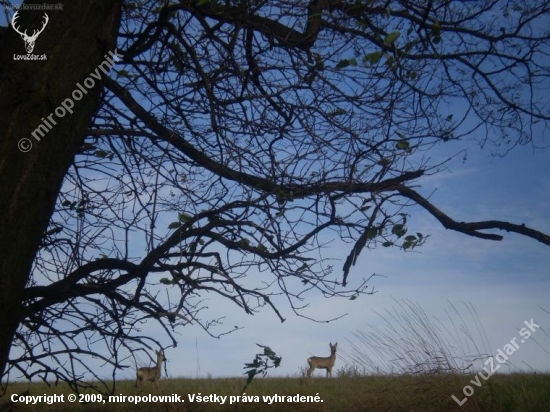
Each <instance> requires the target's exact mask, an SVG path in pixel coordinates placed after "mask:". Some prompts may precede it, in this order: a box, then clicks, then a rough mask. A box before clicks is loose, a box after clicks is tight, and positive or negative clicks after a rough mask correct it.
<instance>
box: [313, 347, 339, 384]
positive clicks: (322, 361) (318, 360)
mask: <svg viewBox="0 0 550 412" xmlns="http://www.w3.org/2000/svg"><path fill="white" fill-rule="evenodd" d="M329 346H330V356H329V357H327V358H322V357H320V356H312V357H311V358H309V359H308V360H307V363H308V364H309V369H308V371H307V376H308V377H311V374H312V373H313V371H314V370H315V369H326V370H327V375H326V376H327V377H328V376H329V375H330V377H331V378H332V367H333V366H334V362H335V361H336V347H337V346H338V342H336V343H335V344H334V345H333V344H332V343H329Z"/></svg>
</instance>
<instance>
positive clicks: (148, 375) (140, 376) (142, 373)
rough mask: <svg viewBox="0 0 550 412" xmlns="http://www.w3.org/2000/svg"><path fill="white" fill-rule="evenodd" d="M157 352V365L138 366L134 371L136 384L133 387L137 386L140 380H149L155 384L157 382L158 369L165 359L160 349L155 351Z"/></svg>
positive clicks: (158, 376) (158, 377)
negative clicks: (148, 366)
mask: <svg viewBox="0 0 550 412" xmlns="http://www.w3.org/2000/svg"><path fill="white" fill-rule="evenodd" d="M155 352H156V354H157V366H153V367H150V368H139V369H138V370H137V372H136V384H135V387H136V388H137V387H138V384H139V383H141V381H150V382H153V383H154V384H155V386H157V382H158V380H159V379H160V370H161V369H162V362H163V361H165V360H166V358H165V357H164V353H163V352H162V351H155Z"/></svg>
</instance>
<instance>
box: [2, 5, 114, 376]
mask: <svg viewBox="0 0 550 412" xmlns="http://www.w3.org/2000/svg"><path fill="white" fill-rule="evenodd" d="M45 3H51V4H58V2H57V1H55V2H53V1H51V2H48V1H46V2H45ZM121 4H122V0H117V1H112V0H92V1H84V0H74V1H71V2H66V3H65V4H64V8H63V10H32V11H26V10H25V11H23V10H22V11H20V13H19V18H18V20H17V25H18V28H19V29H20V30H21V31H23V32H24V31H25V29H26V30H27V33H32V32H33V30H34V29H37V28H40V27H42V25H43V23H44V21H45V17H44V13H47V15H48V17H49V21H48V23H47V25H46V26H45V27H44V30H43V32H42V33H40V35H39V36H38V38H37V40H36V44H35V47H34V50H33V54H35V55H43V54H45V55H46V57H47V60H38V61H29V60H16V59H15V58H14V55H25V54H27V53H26V50H25V47H24V46H25V44H24V42H23V40H22V39H21V36H20V35H19V34H17V33H16V32H15V31H14V30H12V29H11V27H10V28H8V29H7V30H4V31H3V35H2V36H0V50H1V53H0V130H1V131H2V132H1V133H2V134H1V137H0V303H1V305H2V311H1V312H0V376H1V375H2V374H3V373H4V371H5V370H6V365H7V361H8V356H9V351H10V347H11V344H12V340H13V336H14V334H15V332H16V330H17V327H18V326H19V324H20V322H21V319H22V317H23V316H25V315H24V313H22V310H21V300H22V296H23V293H24V289H25V286H26V284H27V282H28V279H29V273H30V271H31V269H32V262H33V259H34V257H35V255H36V252H37V250H38V247H39V244H40V240H41V238H42V236H43V234H44V231H45V230H46V228H47V226H48V222H49V220H50V217H51V215H52V213H53V210H54V206H55V202H56V199H57V197H58V194H59V190H60V188H61V184H62V182H63V178H64V176H65V174H66V172H67V170H68V168H69V167H70V165H71V162H72V161H73V159H74V156H75V153H76V152H77V151H78V149H79V147H80V145H81V144H82V141H83V139H84V137H85V133H86V130H87V128H88V126H89V124H90V121H91V118H92V116H93V115H94V113H95V111H96V109H97V107H98V102H99V97H100V93H101V89H102V88H103V81H98V80H96V79H93V78H92V79H93V80H94V81H95V86H92V87H90V88H89V89H88V88H87V87H86V88H85V90H86V91H87V93H86V94H84V93H82V94H84V96H83V97H82V98H81V99H80V100H76V99H78V96H79V94H78V93H76V94H75V95H74V96H76V97H74V96H73V91H74V90H78V89H79V88H78V87H77V83H80V84H81V85H82V86H83V81H84V80H85V79H86V78H87V77H90V73H92V72H95V70H96V68H97V67H98V66H99V65H100V64H101V63H102V62H104V61H105V60H106V58H105V55H106V54H107V53H108V52H109V51H112V52H114V50H115V47H116V38H117V33H118V28H119V25H120V13H121ZM99 73H100V74H101V76H102V77H104V76H105V75H104V73H103V72H102V71H99ZM88 84H90V82H88ZM66 99H71V100H72V102H73V103H74V108H72V111H73V114H70V113H68V112H66V114H65V115H63V116H61V114H62V113H63V110H62V109H58V112H57V113H59V115H58V114H56V112H55V111H56V109H57V108H58V107H63V106H61V103H62V102H64V101H65V102H66V106H69V105H70V102H67V101H66ZM50 115H51V117H48V116H50ZM44 119H50V120H51V119H53V120H54V121H55V123H56V124H53V122H48V123H46V122H45V121H44ZM41 124H43V125H44V124H45V125H51V126H52V127H51V128H50V130H47V129H45V130H47V132H45V133H44V135H43V136H40V134H37V133H35V136H38V137H39V138H40V140H39V141H38V140H37V139H36V138H35V137H33V135H32V133H33V131H35V130H36V129H37V128H38V127H39V125H41ZM21 139H28V140H21ZM29 143H30V144H32V148H31V149H30V150H29V151H28V152H23V151H22V150H20V149H21V148H23V149H27V148H28V147H29Z"/></svg>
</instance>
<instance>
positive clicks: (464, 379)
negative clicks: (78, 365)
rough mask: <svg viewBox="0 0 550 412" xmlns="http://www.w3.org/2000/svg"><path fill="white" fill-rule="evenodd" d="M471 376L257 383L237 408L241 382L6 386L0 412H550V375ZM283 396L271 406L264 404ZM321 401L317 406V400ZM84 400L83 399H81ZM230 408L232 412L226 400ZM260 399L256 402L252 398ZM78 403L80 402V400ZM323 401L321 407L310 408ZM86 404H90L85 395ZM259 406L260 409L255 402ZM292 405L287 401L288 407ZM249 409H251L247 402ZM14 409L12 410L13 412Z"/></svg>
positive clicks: (265, 380) (291, 380) (274, 380)
mask: <svg viewBox="0 0 550 412" xmlns="http://www.w3.org/2000/svg"><path fill="white" fill-rule="evenodd" d="M472 378H473V376H457V375H440V376H431V377H428V376H415V377H413V376H395V377H386V376H367V377H340V378H333V379H324V378H313V379H310V380H308V379H303V378H263V379H262V378H256V379H254V381H253V382H252V384H251V385H250V386H249V387H248V388H247V390H246V396H247V397H249V398H247V399H246V401H243V400H242V399H241V400H240V401H238V402H235V401H236V399H237V398H236V397H237V396H239V395H240V394H241V391H242V389H243V385H244V383H245V379H243V378H227V379H165V380H162V381H161V382H160V383H159V385H158V388H156V387H155V386H154V385H152V384H150V383H147V384H143V386H142V387H140V388H139V389H135V388H134V387H133V382H127V381H126V382H120V383H119V384H118V385H117V388H116V394H117V395H125V396H148V395H149V394H150V395H151V396H162V395H179V396H180V397H181V399H182V400H184V401H185V402H180V403H175V402H164V403H161V402H156V403H153V402H151V403H139V404H137V405H135V404H133V403H130V402H129V399H128V398H126V402H118V403H115V402H109V400H107V398H106V396H103V399H105V403H102V402H100V403H79V402H78V400H77V401H76V402H74V403H70V402H68V400H67V396H68V395H69V394H71V393H72V392H71V391H70V390H69V389H68V388H67V387H64V386H62V385H59V386H57V387H56V386H51V387H48V386H47V385H45V384H38V383H36V384H28V383H18V384H13V385H10V386H9V387H8V388H7V392H6V393H5V394H4V395H3V396H2V397H1V398H0V411H2V412H3V411H4V410H13V411H73V410H74V411H121V412H122V411H189V412H193V411H196V412H200V411H263V410H268V411H289V410H291V411H330V412H356V411H525V412H536V411H550V375H540V374H539V375H535V374H512V375H495V376H492V377H490V378H489V379H488V380H487V381H483V380H481V382H482V386H481V387H477V386H475V385H473V384H472V383H470V380H471V379H472ZM465 385H470V386H471V387H472V388H473V390H474V393H473V394H472V395H471V396H470V397H468V398H467V401H466V402H464V403H463V405H462V406H459V405H458V404H457V402H456V401H455V400H453V399H452V398H451V395H453V394H454V395H455V396H456V398H457V399H458V400H459V401H463V399H464V398H465V396H464V394H463V391H462V389H463V387H464V386H465ZM24 392H25V393H26V394H27V395H32V396H38V395H53V394H56V395H61V394H64V402H63V403H60V402H57V403H53V404H47V403H46V402H44V401H42V402H39V403H37V404H35V405H25V404H24V403H21V402H19V403H11V402H10V399H11V395H12V394H22V393H24ZM193 394H194V395H195V396H198V395H199V394H200V396H208V395H218V396H227V398H226V399H225V403H224V404H220V401H218V402H217V403H216V402H196V398H195V402H190V400H189V395H193ZM275 394H277V395H282V396H285V398H284V402H282V399H281V398H279V399H277V401H276V402H272V403H271V404H268V402H264V399H263V396H270V397H271V396H273V395H275ZM297 394H299V395H301V396H311V397H312V398H311V399H310V400H311V402H294V401H293V402H288V401H289V399H288V398H286V397H287V396H292V397H294V396H296V395H297ZM316 395H318V396H319V398H317V399H315V398H314V397H315V396H316ZM85 396H86V395H85V394H84V395H82V397H83V399H84V398H85ZM231 396H233V403H232V404H230V397H231ZM256 396H257V397H258V398H255V397H256ZM77 397H78V395H77ZM319 399H322V400H323V402H320V401H318V402H315V400H319ZM88 400H92V399H91V397H90V394H88ZM256 400H257V401H258V402H256ZM291 400H292V399H291ZM251 401H252V402H251ZM10 408H12V409H10Z"/></svg>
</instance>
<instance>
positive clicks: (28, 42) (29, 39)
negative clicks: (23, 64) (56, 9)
mask: <svg viewBox="0 0 550 412" xmlns="http://www.w3.org/2000/svg"><path fill="white" fill-rule="evenodd" d="M17 13H19V11H16V12H15V14H14V15H13V17H12V18H11V26H12V27H13V29H14V30H15V31H16V32H17V33H19V34H20V35H21V38H22V39H23V41H24V42H25V49H27V53H28V54H31V53H32V51H33V49H34V43H35V42H36V39H37V38H38V35H39V34H40V33H42V32H43V31H44V28H45V27H46V24H48V21H49V20H50V18H49V17H48V15H47V14H46V13H44V17H45V18H46V20H45V21H44V24H43V25H42V28H41V29H40V30H33V33H32V36H29V35H28V34H27V30H25V32H24V33H21V31H20V30H19V29H18V28H17V27H16V26H15V20H17V18H18V17H19V16H18V15H17Z"/></svg>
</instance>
